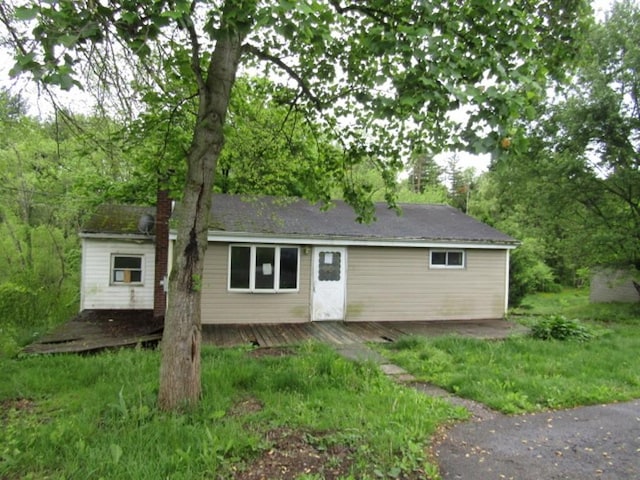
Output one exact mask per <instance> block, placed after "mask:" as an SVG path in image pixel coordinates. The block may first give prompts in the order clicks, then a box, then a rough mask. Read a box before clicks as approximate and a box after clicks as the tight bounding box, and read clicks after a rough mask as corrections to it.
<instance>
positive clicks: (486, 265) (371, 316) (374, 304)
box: [346, 247, 508, 322]
mask: <svg viewBox="0 0 640 480" xmlns="http://www.w3.org/2000/svg"><path fill="white" fill-rule="evenodd" d="M507 252H508V251H507V250H466V253H465V256H466V259H465V265H466V266H465V268H464V269H442V268H440V269H430V268H429V249H428V248H384V247H350V248H349V264H348V273H347V319H346V320H347V321H352V322H357V321H408V320H472V319H495V318H502V317H504V314H505V297H506V289H507V288H508V286H507V284H506V283H507V270H506V269H507Z"/></svg>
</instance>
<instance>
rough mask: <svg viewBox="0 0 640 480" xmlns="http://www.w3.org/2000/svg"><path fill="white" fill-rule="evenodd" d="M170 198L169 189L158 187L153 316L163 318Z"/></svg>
mask: <svg viewBox="0 0 640 480" xmlns="http://www.w3.org/2000/svg"><path fill="white" fill-rule="evenodd" d="M170 217H171V199H170V198H169V191H168V190H165V189H162V188H158V192H157V194H156V225H155V229H156V258H155V266H156V276H155V282H154V287H153V316H154V318H164V314H165V310H166V307H167V293H166V287H167V282H168V279H167V273H168V272H167V270H168V263H169V218H170Z"/></svg>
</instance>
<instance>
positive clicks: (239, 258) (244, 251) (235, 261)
mask: <svg viewBox="0 0 640 480" xmlns="http://www.w3.org/2000/svg"><path fill="white" fill-rule="evenodd" d="M250 271H251V248H250V247H231V273H230V276H231V278H230V281H229V286H230V287H231V288H249V274H250Z"/></svg>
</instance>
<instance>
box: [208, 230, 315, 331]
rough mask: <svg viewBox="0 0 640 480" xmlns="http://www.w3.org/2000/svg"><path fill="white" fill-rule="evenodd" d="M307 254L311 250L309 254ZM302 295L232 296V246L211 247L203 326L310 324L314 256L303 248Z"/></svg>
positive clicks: (301, 252) (213, 244)
mask: <svg viewBox="0 0 640 480" xmlns="http://www.w3.org/2000/svg"><path fill="white" fill-rule="evenodd" d="M307 252H308V250H307ZM299 261H300V278H299V287H300V288H299V291H298V292H293V293H289V292H286V293H284V292H283V293H245V292H229V291H228V289H227V281H228V280H227V275H228V272H227V269H228V264H229V245H228V244H226V243H210V244H209V247H208V248H207V254H206V257H205V264H204V274H203V278H202V280H203V282H202V323H203V324H214V323H217V324H220V323H238V324H246V323H302V322H308V321H309V318H310V316H309V299H310V297H309V284H310V279H309V272H310V270H311V254H310V253H305V249H304V248H300V257H299Z"/></svg>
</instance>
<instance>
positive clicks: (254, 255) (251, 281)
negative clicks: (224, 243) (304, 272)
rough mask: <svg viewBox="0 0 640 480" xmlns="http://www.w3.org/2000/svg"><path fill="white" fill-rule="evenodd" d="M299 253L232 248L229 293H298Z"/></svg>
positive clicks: (257, 247)
mask: <svg viewBox="0 0 640 480" xmlns="http://www.w3.org/2000/svg"><path fill="white" fill-rule="evenodd" d="M299 257H300V249H299V248H298V247H290V246H270V245H230V246H229V284H228V285H229V290H231V291H241V292H265V293H268V292H271V293H276V292H297V291H298V283H299V277H300V268H299V263H300V262H299V261H298V259H299Z"/></svg>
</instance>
